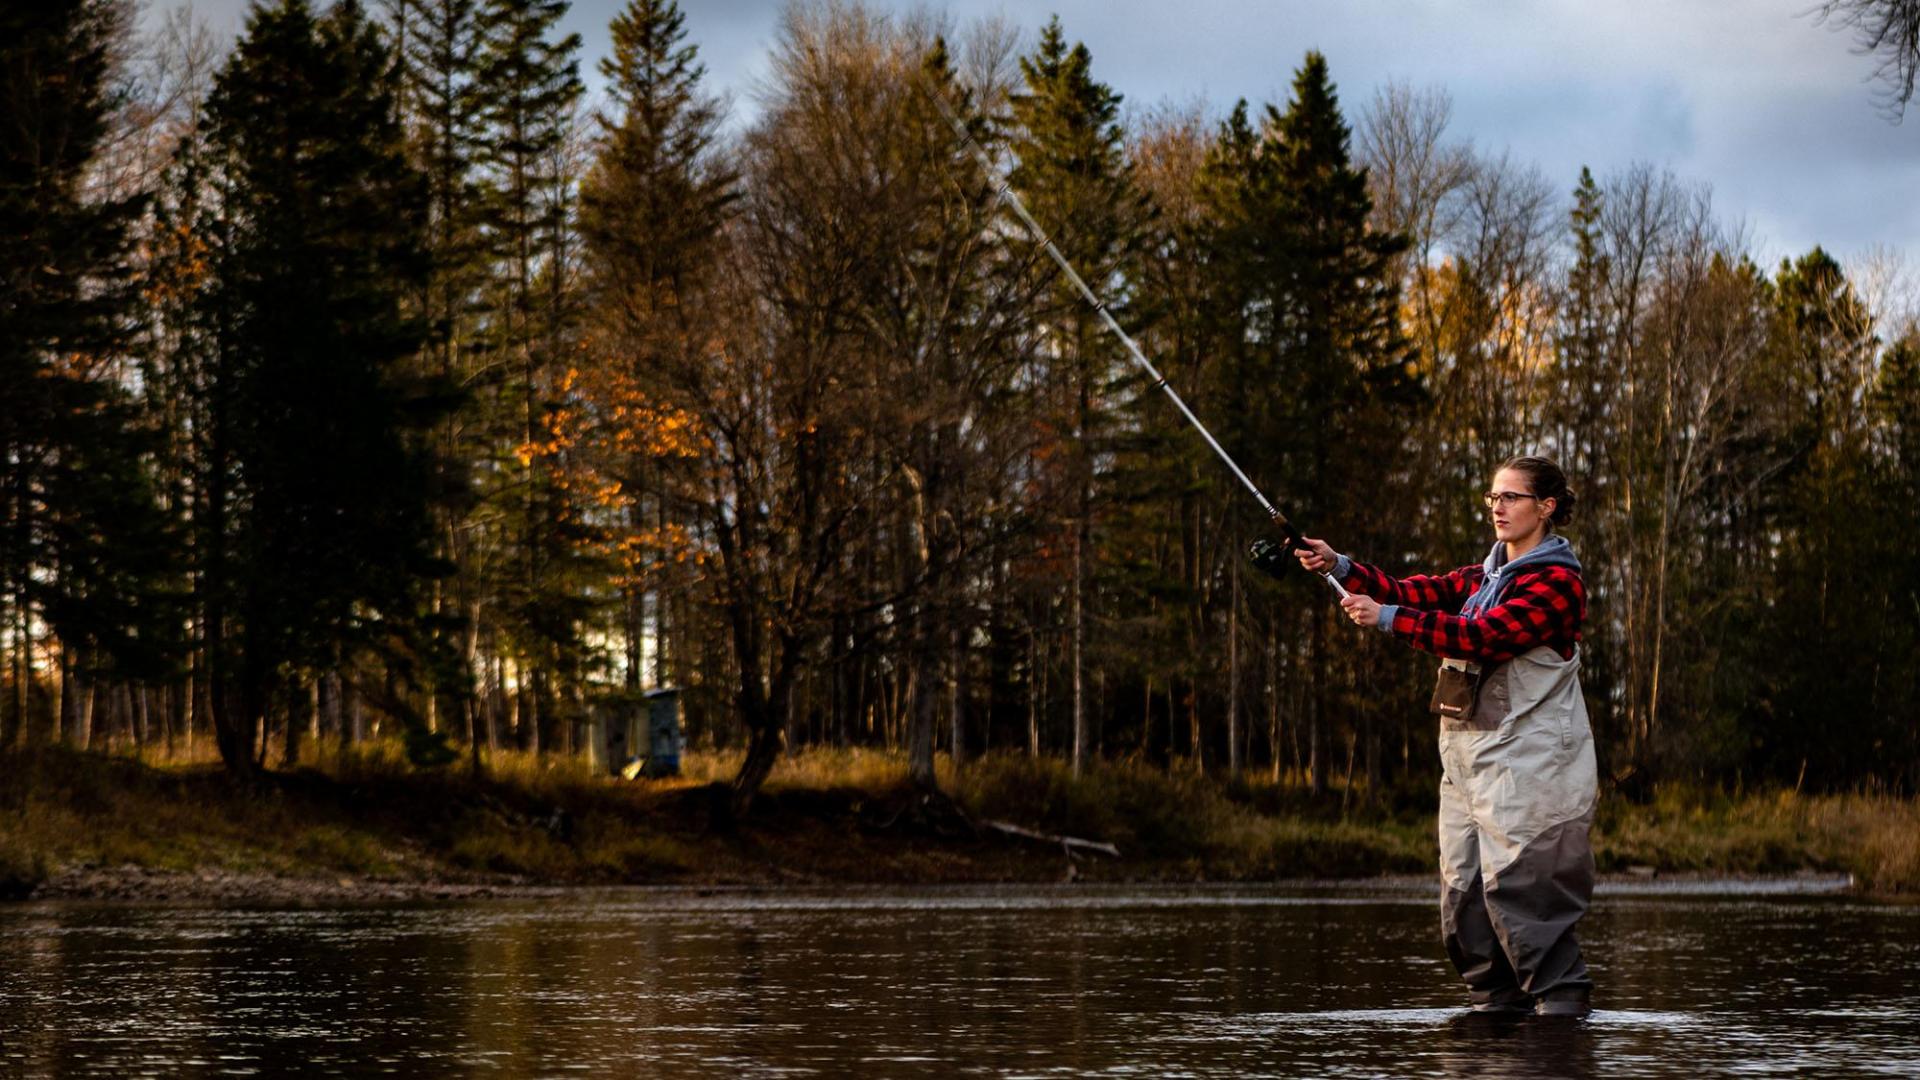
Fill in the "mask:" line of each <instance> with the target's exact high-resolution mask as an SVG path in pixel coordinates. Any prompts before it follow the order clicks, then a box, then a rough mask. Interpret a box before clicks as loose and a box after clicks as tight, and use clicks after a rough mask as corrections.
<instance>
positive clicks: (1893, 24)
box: [1812, 0, 1920, 121]
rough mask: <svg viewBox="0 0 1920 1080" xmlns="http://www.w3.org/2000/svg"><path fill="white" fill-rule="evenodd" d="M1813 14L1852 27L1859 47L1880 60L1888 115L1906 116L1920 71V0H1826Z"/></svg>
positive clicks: (1879, 74)
mask: <svg viewBox="0 0 1920 1080" xmlns="http://www.w3.org/2000/svg"><path fill="white" fill-rule="evenodd" d="M1812 14H1813V17H1814V21H1815V22H1816V23H1831V24H1833V25H1834V26H1836V27H1838V28H1840V29H1843V30H1852V31H1853V39H1854V45H1855V48H1856V50H1857V51H1858V52H1860V53H1863V54H1866V55H1869V56H1873V57H1875V58H1876V59H1877V61H1878V63H1879V66H1878V67H1877V68H1875V69H1874V76H1875V77H1876V78H1878V79H1879V80H1880V81H1881V83H1883V84H1884V85H1885V87H1886V97H1885V99H1884V100H1883V101H1882V105H1883V107H1884V108H1885V110H1886V112H1887V115H1888V116H1889V117H1890V118H1892V119H1894V120H1896V121H1897V120H1899V119H1900V118H1901V117H1902V116H1904V115H1905V114H1906V110H1907V103H1908V102H1910V101H1912V100H1913V83H1914V76H1915V74H1916V73H1920V0H1823V2H1822V3H1821V4H1820V5H1819V6H1818V7H1815V8H1814V9H1813V11H1812Z"/></svg>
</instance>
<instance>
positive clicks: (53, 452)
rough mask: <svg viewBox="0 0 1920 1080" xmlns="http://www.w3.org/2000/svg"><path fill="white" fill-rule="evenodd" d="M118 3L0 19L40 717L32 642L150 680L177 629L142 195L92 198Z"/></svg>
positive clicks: (7, 265)
mask: <svg viewBox="0 0 1920 1080" xmlns="http://www.w3.org/2000/svg"><path fill="white" fill-rule="evenodd" d="M124 17H125V12H124V9H122V8H121V7H120V6H119V5H116V4H112V3H105V2H97V0H53V2H49V3H45V4H31V5H10V6H9V7H8V8H7V9H6V12H5V14H4V15H0V97H3V98H4V101H5V113H6V115H7V116H8V118H9V122H8V123H7V124H6V125H5V126H4V130H3V131H0V589H4V593H0V614H3V615H4V616H5V619H4V626H0V633H4V635H5V636H6V638H7V639H8V640H9V641H10V644H11V654H10V656H9V659H10V660H11V661H12V663H11V665H10V670H9V671H8V672H7V673H6V674H7V676H8V679H9V681H10V683H11V690H12V694H11V695H10V698H11V700H9V701H8V702H6V703H4V704H3V705H0V748H4V747H7V746H10V745H11V744H12V743H13V742H14V740H15V739H16V738H17V737H18V735H19V733H20V732H21V730H22V728H23V726H27V725H28V724H29V715H28V714H29V708H30V707H31V705H32V702H31V700H30V694H31V691H32V689H33V669H34V666H35V664H34V661H33V660H32V658H31V656H30V655H29V654H30V652H31V650H32V649H33V648H34V645H35V640H36V638H38V637H41V636H43V635H46V634H47V633H49V632H50V633H51V635H52V637H53V638H54V639H55V641H57V642H58V644H59V646H60V650H61V653H62V655H63V656H67V657H73V656H78V657H83V658H85V659H86V662H87V663H88V664H89V665H93V666H99V667H103V668H110V667H115V666H117V667H118V668H120V669H121V671H122V672H123V673H125V674H129V675H136V676H140V677H146V678H152V677H155V676H157V675H159V674H160V673H161V672H162V670H163V667H162V665H163V664H164V663H165V662H166V661H167V659H168V652H169V643H170V642H171V641H173V640H174V639H177V637H178V628H177V623H176V622H173V621H172V620H173V619H174V618H176V617H177V611H174V610H172V608H171V606H170V605H169V603H168V600H169V596H168V591H169V590H168V586H167V576H168V575H169V574H170V573H171V572H172V571H173V569H174V567H173V565H172V560H171V558H170V556H169V552H171V551H172V550H174V545H173V544H172V543H171V542H170V540H169V538H168V535H167V523H166V522H165V520H164V518H163V517H162V516H161V513H160V510H159V507H158V504H157V502H156V500H155V492H154V489H153V482H152V476H151V473H150V455H151V454H153V453H154V452H155V451H156V450H157V448H158V442H157V440H156V439H155V437H154V434H155V433H154V432H153V430H152V428H151V426H150V425H148V424H147V423H146V422H145V421H144V418H142V417H141V416H140V415H139V413H138V411H137V409H136V406H135V402H134V401H133V399H132V397H131V396H130V395H129V394H128V393H127V390H126V387H125V386H124V385H123V383H122V381H121V380H122V379H123V378H124V377H126V376H127V374H128V371H129V368H128V359H129V355H128V354H129V350H130V349H131V348H132V347H133V344H134V341H135V337H136V335H137V333H138V330H139V310H138V306H139V304H140V300H141V297H140V294H139V291H138V289H139V282H138V280H137V279H136V276H135V271H134V259H133V254H132V227H133V223H134V222H135V220H136V219H137V218H138V216H139V215H140V213H141V211H142V208H143V206H144V202H145V200H144V199H143V198H121V199H107V200H104V201H101V200H97V199H93V198H90V197H89V195H88V188H87V177H88V168H89V166H90V165H91V164H92V163H93V162H94V159H95V155H96V154H97V153H98V152H99V150H100V148H101V146H102V142H103V139H104V138H105V137H106V134H107V130H106V119H107V114H108V110H109V108H110V106H111V102H110V101H109V99H108V92H107V88H106V82H107V78H108V75H109V72H110V63H111V61H110V57H109V46H110V43H111V41H112V39H113V37H114V35H115V33H116V32H117V30H118V28H119V26H118V23H119V20H120V19H122V18H124Z"/></svg>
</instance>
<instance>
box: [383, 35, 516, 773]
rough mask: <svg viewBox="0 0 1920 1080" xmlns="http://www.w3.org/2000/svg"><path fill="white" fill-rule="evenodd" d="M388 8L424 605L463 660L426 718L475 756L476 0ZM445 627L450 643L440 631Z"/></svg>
mask: <svg viewBox="0 0 1920 1080" xmlns="http://www.w3.org/2000/svg"><path fill="white" fill-rule="evenodd" d="M388 6H389V24H390V28H389V32H390V34H391V35H392V38H393V42H394V50H395V57H394V59H395V65H396V68H397V73H398V76H399V80H400V81H399V90H400V99H401V101H402V103H403V115H404V121H405V123H406V125H407V127H408V134H409V140H410V143H411V146H412V153H413V157H414V159H415V161H417V162H418V164H419V168H420V171H421V173H422V174H423V176H424V178H425V184H426V193H427V196H426V197H427V251H428V254H429V257H430V270H429V273H428V277H427V280H426V284H425V288H424V290H423V292H422V293H421V295H420V296H419V297H418V298H416V299H415V301H414V305H415V306H414V308H413V310H415V311H417V312H418V313H419V314H420V315H421V316H422V317H423V318H424V319H425V321H426V325H427V329H428V333H429V343H428V348H427V349H426V350H424V351H423V353H422V355H421V361H422V363H421V364H420V375H421V376H422V377H423V378H424V379H426V380H427V381H428V383H429V385H432V386H436V387H437V389H436V390H435V392H436V393H437V394H439V395H440V396H442V397H443V398H444V400H445V403H446V404H445V406H444V410H443V411H444V419H443V420H442V422H441V423H440V425H439V426H438V429H437V431H436V433H435V438H434V440H433V446H434V450H435V457H436V461H435V471H436V474H437V476H436V483H435V500H434V501H435V506H434V541H435V542H434V549H435V554H436V556H437V557H438V558H439V559H441V560H443V561H445V562H447V563H449V564H450V566H451V569H452V574H451V576H450V579H436V581H435V582H434V583H433V586H432V598H431V607H432V610H433V613H434V617H435V618H434V625H435V627H436V628H437V630H438V632H439V633H440V634H441V635H442V640H441V649H440V650H439V651H440V653H441V655H442V656H443V657H447V658H451V657H452V656H453V655H456V653H457V655H459V656H460V657H462V658H463V660H464V662H462V663H461V664H459V665H458V667H448V668H446V669H445V670H438V671H435V672H433V673H432V675H433V680H432V681H433V683H434V684H435V685H434V688H433V690H432V692H430V693H429V694H428V696H427V699H426V708H427V723H428V726H429V727H438V724H439V713H440V711H441V706H442V703H443V702H444V703H445V705H446V706H447V707H448V708H449V709H450V710H458V711H459V713H460V714H462V720H463V726H464V728H465V734H466V737H467V739H468V740H469V743H470V746H471V748H472V749H473V750H474V752H475V753H476V755H477V753H478V749H479V746H480V744H481V743H482V742H483V741H484V736H483V733H482V731H481V711H480V708H479V704H480V703H479V700H478V697H477V695H476V693H475V690H476V687H475V682H476V679H475V676H474V670H473V669H474V659H475V653H476V650H477V646H478V631H479V625H478V623H479V621H480V620H479V619H478V618H477V611H478V609H479V606H480V599H481V596H482V594H483V593H484V591H485V589H486V569H487V565H488V557H487V555H488V553H487V550H486V546H485V544H484V543H476V537H483V533H482V531H481V530H480V529H479V528H478V527H477V526H476V524H475V522H474V517H475V514H474V511H475V509H476V505H475V500H474V497H473V494H474V493H473V487H474V483H475V477H474V475H473V474H474V471H475V468H474V467H475V463H476V462H477V461H479V460H481V459H483V458H484V457H485V455H486V453H487V452H488V450H489V449H490V446H489V442H488V434H489V430H490V425H489V424H488V417H487V415H486V409H485V403H484V399H483V398H482V397H481V396H480V395H478V394H476V393H474V385H475V384H476V383H478V382H483V381H484V380H485V378H486V373H487V372H489V370H490V368H489V367H488V364H487V360H488V356H487V354H486V350H485V349H484V338H483V335H482V334H481V332H480V331H481V320H482V317H483V315H484V307H483V305H482V302H481V300H482V296H483V294H484V290H485V288H486V286H487V285H488V283H489V281H490V279H491V275H492V270H493V266H492V260H491V258H490V255H491V252H490V251H489V249H488V244H487V238H486V235H485V232H484V230H483V228H482V226H483V213H484V208H485V200H486V190H485V187H484V185H483V182H482V176H481V172H480V168H479V164H480V163H479V156H480V154H481V153H482V151H483V149H484V147H485V145H486V139H487V135H488V118H489V103H490V88H489V86H488V85H487V83H486V81H485V79H483V78H482V77H481V76H482V72H481V65H482V63H483V61H484V59H485V47H486V29H487V28H486V25H485V23H484V22H483V20H482V19H481V10H480V0H389V5H388ZM456 630H457V631H458V632H459V634H460V645H459V648H458V649H457V650H455V649H454V647H453V644H452V642H451V641H449V640H447V639H446V636H447V635H448V634H450V633H452V632H454V631H456ZM475 760H476V762H477V761H478V758H477V756H476V759H475Z"/></svg>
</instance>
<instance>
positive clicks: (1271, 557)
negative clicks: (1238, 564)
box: [1247, 524, 1313, 580]
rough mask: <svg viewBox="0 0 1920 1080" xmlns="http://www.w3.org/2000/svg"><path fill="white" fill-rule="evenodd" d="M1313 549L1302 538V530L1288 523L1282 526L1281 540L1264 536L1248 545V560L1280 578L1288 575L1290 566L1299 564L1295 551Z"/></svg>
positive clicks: (1264, 572) (1263, 570) (1257, 568)
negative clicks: (1294, 554) (1294, 555)
mask: <svg viewBox="0 0 1920 1080" xmlns="http://www.w3.org/2000/svg"><path fill="white" fill-rule="evenodd" d="M1311 550H1313V549H1312V548H1310V547H1308V546H1307V542H1306V541H1305V540H1303V539H1302V538H1301V536H1300V530H1298V529H1296V528H1294V527H1293V526H1292V525H1291V524H1287V525H1284V526H1282V527H1281V531H1280V539H1279V540H1277V541H1276V540H1271V539H1269V538H1267V537H1264V536H1263V537H1261V538H1260V539H1258V540H1255V541H1254V542H1253V543H1251V544H1249V545H1247V560H1248V561H1249V562H1251V563H1253V568H1254V569H1256V570H1258V571H1260V572H1261V573H1263V574H1265V575H1267V576H1268V577H1270V578H1273V579H1275V580H1279V579H1282V578H1284V577H1286V574H1287V571H1288V570H1289V569H1290V568H1292V567H1294V566H1297V565H1299V562H1298V560H1296V559H1295V558H1294V557H1293V553H1294V552H1296V551H1311Z"/></svg>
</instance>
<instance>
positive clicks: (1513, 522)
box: [1487, 469, 1553, 544]
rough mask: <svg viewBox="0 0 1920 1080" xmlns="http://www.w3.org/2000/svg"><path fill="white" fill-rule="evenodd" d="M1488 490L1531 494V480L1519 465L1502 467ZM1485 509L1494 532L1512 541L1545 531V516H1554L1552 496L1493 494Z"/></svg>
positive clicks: (1547, 517) (1495, 492) (1546, 517)
mask: <svg viewBox="0 0 1920 1080" xmlns="http://www.w3.org/2000/svg"><path fill="white" fill-rule="evenodd" d="M1487 490H1488V491H1489V492H1491V493H1492V494H1494V495H1496V496H1498V495H1501V494H1514V495H1528V496H1531V495H1532V494H1533V482H1532V481H1531V480H1529V479H1528V478H1527V474H1526V473H1523V472H1521V471H1520V470H1518V469H1501V470H1500V471H1499V472H1497V473H1495V474H1494V477H1493V486H1492V487H1491V488H1488V489H1487ZM1487 513H1488V515H1489V516H1491V517H1492V518H1493V535H1494V536H1495V537H1497V538H1499V539H1501V540H1504V541H1506V542H1507V543H1510V544H1511V543H1514V542H1516V541H1521V540H1526V539H1529V538H1530V537H1533V536H1535V535H1536V534H1538V533H1544V532H1546V529H1547V519H1549V518H1551V517H1552V516H1553V500H1552V499H1537V498H1524V499H1499V498H1495V499H1494V500H1493V506H1492V507H1491V508H1489V509H1488V511H1487Z"/></svg>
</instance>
